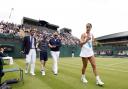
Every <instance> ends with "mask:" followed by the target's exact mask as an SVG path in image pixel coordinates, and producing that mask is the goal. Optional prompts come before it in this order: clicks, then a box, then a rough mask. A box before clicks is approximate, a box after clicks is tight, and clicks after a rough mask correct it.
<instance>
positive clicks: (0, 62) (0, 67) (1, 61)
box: [0, 57, 4, 83]
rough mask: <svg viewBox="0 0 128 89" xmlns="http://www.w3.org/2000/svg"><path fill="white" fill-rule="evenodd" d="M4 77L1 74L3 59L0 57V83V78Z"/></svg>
mask: <svg viewBox="0 0 128 89" xmlns="http://www.w3.org/2000/svg"><path fill="white" fill-rule="evenodd" d="M3 76H4V73H3V59H2V58H1V57H0V83H1V78H2V77H3Z"/></svg>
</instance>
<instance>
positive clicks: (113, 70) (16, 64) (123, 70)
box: [15, 62, 128, 73]
mask: <svg viewBox="0 0 128 89" xmlns="http://www.w3.org/2000/svg"><path fill="white" fill-rule="evenodd" d="M61 63H62V62H61ZM122 63H124V62H121V63H120V64H122ZM125 63H126V62H125ZM15 64H16V65H17V66H19V67H20V68H22V69H23V70H25V69H24V68H23V67H21V66H20V65H18V64H17V63H16V62H15ZM66 64H69V65H76V66H81V65H80V64H71V63H66ZM116 64H117V63H116ZM118 64H119V63H118ZM114 65H115V63H114ZM103 66H105V65H103ZM106 66H107V67H111V66H109V65H106ZM89 68H91V67H90V66H89ZM98 68H101V69H106V70H113V71H117V72H125V73H128V71H124V70H119V69H118V70H117V69H113V68H103V67H98Z"/></svg>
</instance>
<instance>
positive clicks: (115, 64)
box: [108, 61, 128, 66]
mask: <svg viewBox="0 0 128 89" xmlns="http://www.w3.org/2000/svg"><path fill="white" fill-rule="evenodd" d="M127 62H128V61H125V62H120V63H113V64H109V65H108V66H115V65H118V64H124V63H127Z"/></svg>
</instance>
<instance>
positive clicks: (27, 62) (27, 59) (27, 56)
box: [25, 52, 31, 73]
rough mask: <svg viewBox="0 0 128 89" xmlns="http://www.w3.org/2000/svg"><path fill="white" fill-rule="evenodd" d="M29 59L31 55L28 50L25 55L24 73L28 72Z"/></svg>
mask: <svg viewBox="0 0 128 89" xmlns="http://www.w3.org/2000/svg"><path fill="white" fill-rule="evenodd" d="M30 59H31V55H30V52H29V54H27V55H26V64H25V73H28V69H29V64H30Z"/></svg>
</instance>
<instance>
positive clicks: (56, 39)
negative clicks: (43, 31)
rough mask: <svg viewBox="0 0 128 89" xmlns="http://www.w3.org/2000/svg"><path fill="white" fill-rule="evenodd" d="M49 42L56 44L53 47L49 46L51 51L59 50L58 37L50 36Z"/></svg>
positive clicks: (59, 42)
mask: <svg viewBox="0 0 128 89" xmlns="http://www.w3.org/2000/svg"><path fill="white" fill-rule="evenodd" d="M49 44H50V45H52V46H56V47H55V48H50V49H51V51H59V50H60V47H61V40H60V39H59V38H51V39H50V40H49Z"/></svg>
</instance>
